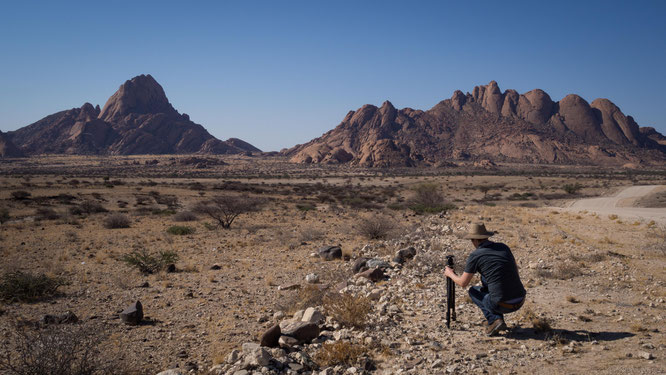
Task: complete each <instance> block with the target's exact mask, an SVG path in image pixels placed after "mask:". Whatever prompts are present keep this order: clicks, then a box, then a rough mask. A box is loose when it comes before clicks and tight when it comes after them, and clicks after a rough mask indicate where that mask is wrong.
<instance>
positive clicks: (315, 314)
mask: <svg viewBox="0 0 666 375" xmlns="http://www.w3.org/2000/svg"><path fill="white" fill-rule="evenodd" d="M301 321H303V322H308V323H314V324H321V323H323V322H324V321H326V317H324V314H322V313H321V312H320V311H319V310H317V309H315V308H314V307H308V308H307V309H305V312H303V317H302V318H301Z"/></svg>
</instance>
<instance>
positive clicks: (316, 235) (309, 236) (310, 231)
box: [301, 227, 324, 241]
mask: <svg viewBox="0 0 666 375" xmlns="http://www.w3.org/2000/svg"><path fill="white" fill-rule="evenodd" d="M322 238H324V232H322V231H320V230H318V229H315V228H311V227H307V228H304V229H302V230H301V241H316V240H320V239H322Z"/></svg>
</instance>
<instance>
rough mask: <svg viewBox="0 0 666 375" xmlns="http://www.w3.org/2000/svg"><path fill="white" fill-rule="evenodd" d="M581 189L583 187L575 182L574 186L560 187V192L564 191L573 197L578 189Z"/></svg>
mask: <svg viewBox="0 0 666 375" xmlns="http://www.w3.org/2000/svg"><path fill="white" fill-rule="evenodd" d="M582 188H583V185H581V184H579V183H578V182H576V183H575V184H566V185H564V186H562V190H564V191H565V192H566V193H567V194H571V195H574V194H576V193H578V192H579V191H580V189H582Z"/></svg>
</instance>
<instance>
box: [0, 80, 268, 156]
mask: <svg viewBox="0 0 666 375" xmlns="http://www.w3.org/2000/svg"><path fill="white" fill-rule="evenodd" d="M9 135H10V137H11V139H12V141H13V142H14V143H15V144H16V145H18V146H19V147H20V148H21V149H22V150H23V151H24V152H25V153H27V154H112V155H130V154H191V153H203V154H238V153H246V152H260V150H259V149H257V148H256V147H254V146H252V145H250V144H249V143H247V142H244V141H242V140H240V139H236V138H231V139H229V140H228V141H221V140H219V139H217V138H215V137H213V136H212V135H211V134H210V133H208V131H206V129H205V128H204V127H203V126H201V125H199V124H196V123H194V122H192V121H191V120H190V117H189V116H188V115H187V114H180V113H178V111H176V110H175V109H174V108H173V106H172V105H171V103H169V100H168V99H167V97H166V94H165V93H164V89H163V88H162V86H160V84H159V83H157V81H155V79H154V78H153V77H152V76H150V75H140V76H137V77H134V78H132V79H131V80H128V81H126V82H125V83H123V84H122V85H121V86H120V88H119V89H118V91H116V93H114V94H113V95H112V96H111V97H110V98H109V100H108V101H107V102H106V104H105V105H104V108H103V109H102V110H100V108H99V106H96V107H93V106H92V105H91V104H90V103H85V104H84V105H83V106H82V107H81V108H74V109H70V110H67V111H62V112H58V113H55V114H53V115H50V116H47V117H45V118H43V119H41V120H39V121H37V122H36V123H34V124H31V125H28V126H26V127H23V128H21V129H18V130H16V131H13V132H10V133H9Z"/></svg>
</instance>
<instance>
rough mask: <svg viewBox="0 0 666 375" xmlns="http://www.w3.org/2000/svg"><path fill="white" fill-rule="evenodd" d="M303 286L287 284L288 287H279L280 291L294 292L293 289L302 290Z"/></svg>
mask: <svg viewBox="0 0 666 375" xmlns="http://www.w3.org/2000/svg"><path fill="white" fill-rule="evenodd" d="M300 288H301V284H286V285H280V286H278V290H292V289H300Z"/></svg>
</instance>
